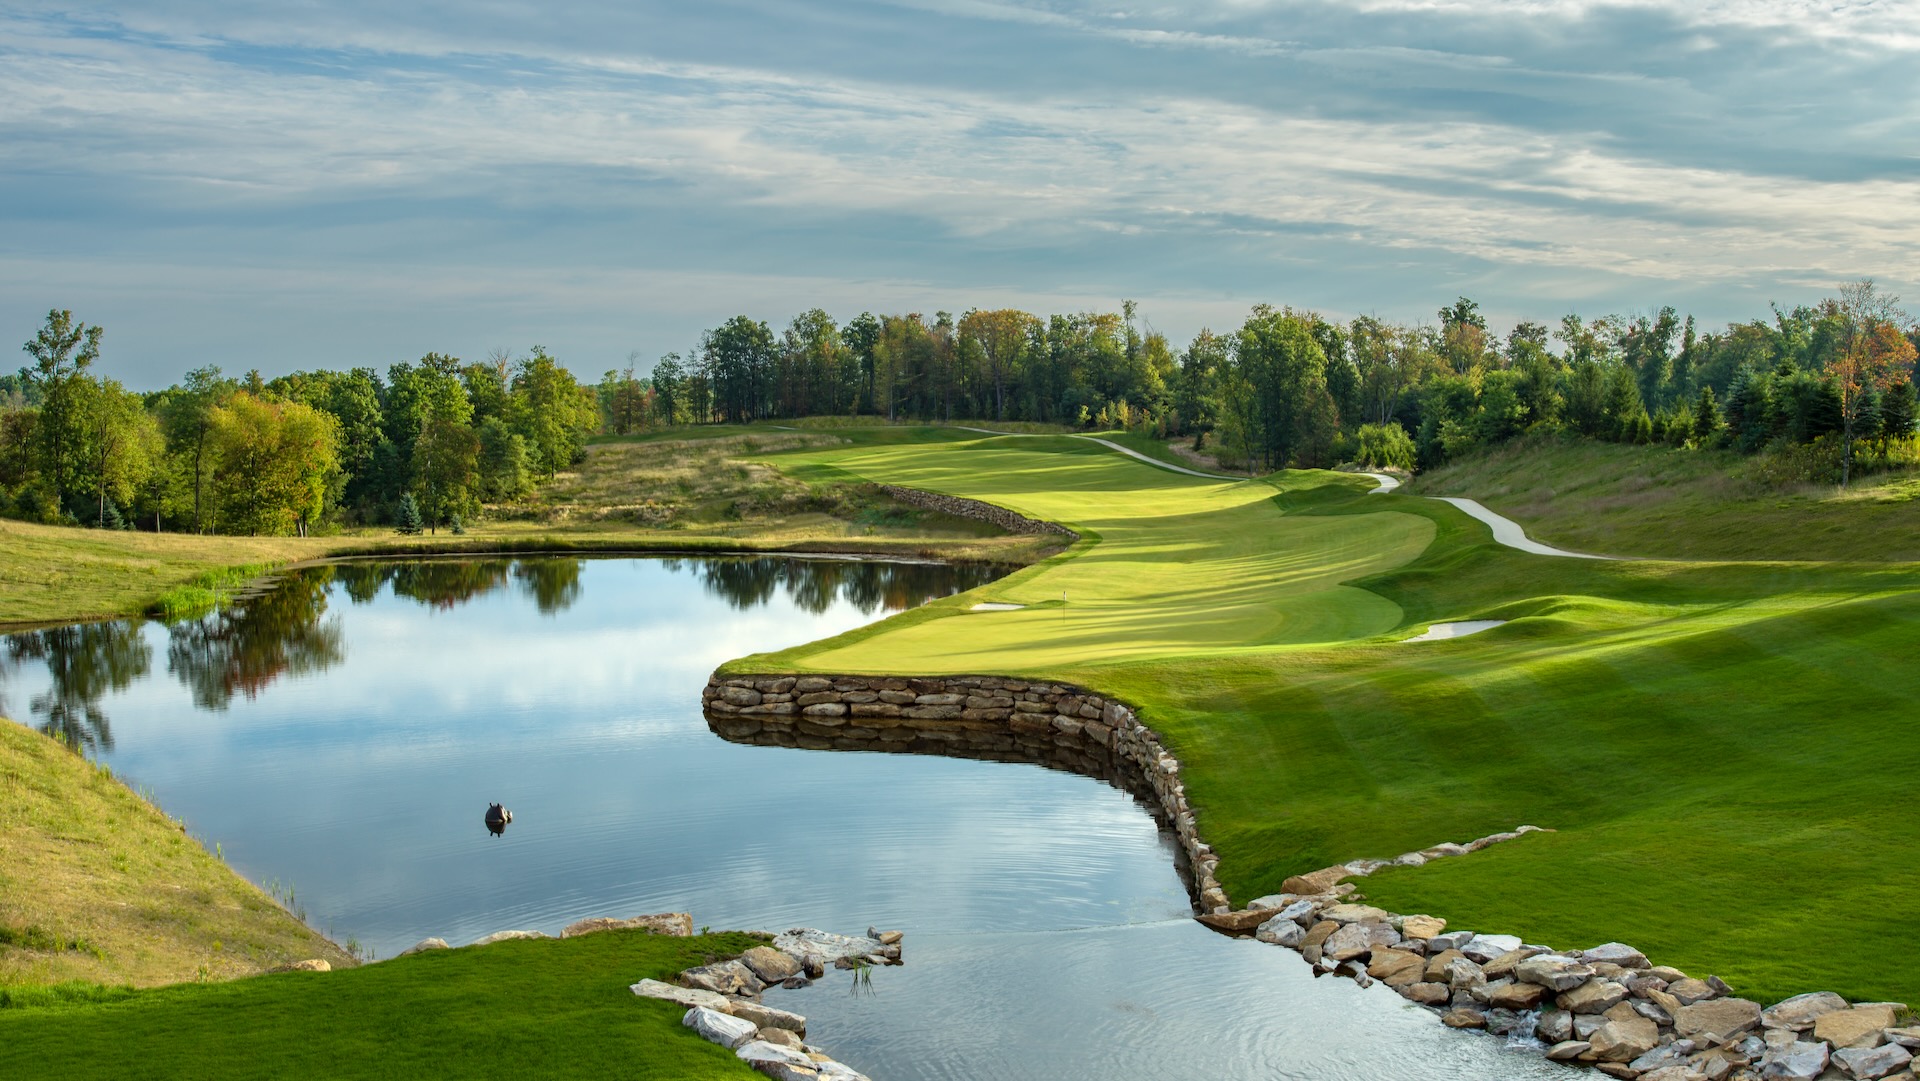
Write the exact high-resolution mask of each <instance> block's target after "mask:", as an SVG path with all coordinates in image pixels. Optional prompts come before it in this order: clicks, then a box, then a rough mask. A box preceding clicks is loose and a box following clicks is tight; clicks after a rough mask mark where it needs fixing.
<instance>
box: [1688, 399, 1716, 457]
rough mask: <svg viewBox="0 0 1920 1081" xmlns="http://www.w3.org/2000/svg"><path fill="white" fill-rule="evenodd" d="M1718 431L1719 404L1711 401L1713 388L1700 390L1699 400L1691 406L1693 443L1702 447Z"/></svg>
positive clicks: (1709, 441)
mask: <svg viewBox="0 0 1920 1081" xmlns="http://www.w3.org/2000/svg"><path fill="white" fill-rule="evenodd" d="M1719 431H1720V404H1719V403H1718V402H1716V401H1714V400H1713V388H1712V387H1711V386H1705V387H1701V388H1700V400H1699V401H1697V402H1695V403H1694V405H1693V442H1694V445H1695V446H1699V447H1704V446H1706V445H1707V444H1709V443H1711V442H1712V441H1713V437H1714V435H1715V434H1717V433H1718V432H1719Z"/></svg>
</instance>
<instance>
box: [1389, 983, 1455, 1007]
mask: <svg viewBox="0 0 1920 1081" xmlns="http://www.w3.org/2000/svg"><path fill="white" fill-rule="evenodd" d="M1400 994H1401V995H1402V997H1404V998H1406V999H1407V1000H1408V1001H1410V1002H1418V1003H1419V1004H1420V1005H1422V1006H1445V1005H1446V1004H1447V1003H1448V1002H1451V1001H1452V1000H1453V992H1452V991H1449V990H1448V989H1447V985H1446V984H1444V983H1414V984H1408V985H1407V986H1406V987H1403V988H1401V989H1400Z"/></svg>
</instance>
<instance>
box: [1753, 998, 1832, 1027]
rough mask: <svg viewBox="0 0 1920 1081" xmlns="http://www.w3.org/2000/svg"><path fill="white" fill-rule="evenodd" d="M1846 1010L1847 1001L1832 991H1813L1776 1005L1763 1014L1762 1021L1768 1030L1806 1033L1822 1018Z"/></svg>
mask: <svg viewBox="0 0 1920 1081" xmlns="http://www.w3.org/2000/svg"><path fill="white" fill-rule="evenodd" d="M1846 1008H1847V1000H1846V999H1844V998H1841V997H1840V996H1839V995H1836V994H1834V993H1833V992H1832V991H1813V992H1810V993H1808V994H1804V995H1795V996H1793V997H1792V998H1789V999H1782V1000H1781V1001H1779V1002H1776V1003H1774V1004H1773V1005H1771V1006H1769V1007H1767V1008H1766V1009H1765V1010H1764V1011H1762V1012H1761V1014H1760V1021H1761V1024H1763V1025H1765V1026H1766V1027H1768V1028H1785V1029H1792V1030H1794V1031H1795V1032H1805V1031H1806V1030H1808V1029H1810V1028H1812V1027H1813V1023H1814V1022H1815V1021H1818V1020H1819V1019H1820V1018H1821V1017H1822V1016H1824V1015H1826V1014H1830V1013H1832V1012H1833V1011H1835V1010H1844V1009H1846Z"/></svg>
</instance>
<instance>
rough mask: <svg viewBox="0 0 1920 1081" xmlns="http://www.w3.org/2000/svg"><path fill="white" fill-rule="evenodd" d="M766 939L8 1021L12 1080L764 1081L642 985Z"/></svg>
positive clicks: (442, 969)
mask: <svg viewBox="0 0 1920 1081" xmlns="http://www.w3.org/2000/svg"><path fill="white" fill-rule="evenodd" d="M758 941H759V940H757V939H754V938H751V937H749V936H747V935H740V934H722V935H706V936H701V937H698V938H667V937H663V936H656V935H648V934H645V933H641V932H610V933H606V934H598V935H587V936H584V937H581V938H571V939H561V940H536V941H508V942H499V943H495V944H493V945H491V946H483V947H469V948H466V949H461V950H439V951H434V952H431V953H422V954H414V955H412V956H409V957H399V958H395V959H393V960H391V961H384V962H381V963H380V964H377V965H367V966H364V967H361V968H357V969H353V970H351V971H345V972H330V973H306V972H288V973H281V974H278V975H271V976H257V977H254V978H251V979H245V980H235V981H232V982H227V983H216V984H182V985H178V986H174V987H164V988H158V989H154V990H150V991H140V992H135V993H133V994H131V995H128V996H126V997H124V998H121V999H119V1000H118V1001H84V1000H82V1001H73V1002H69V1003H66V1004H56V1005H47V1006H39V1007H29V1008H24V1009H22V1008H15V1009H0V1076H4V1077H8V1078H18V1079H22V1081H25V1079H28V1078H55V1077H57V1078H62V1079H80V1078H130V1077H137V1078H171V1077H183V1078H184V1077H193V1078H227V1077H236V1078H237V1077H249V1078H251V1077H329V1078H341V1079H348V1078H366V1079H399V1078H438V1077H446V1078H493V1077H499V1078H510V1077H541V1078H572V1077H580V1078H595V1079H604V1078H609V1077H620V1078H634V1079H647V1078H659V1079H662V1081H665V1079H675V1081H677V1079H682V1078H686V1079H700V1081H704V1079H708V1078H715V1079H721V1078H734V1079H742V1078H748V1077H755V1076H758V1075H757V1074H755V1073H754V1072H753V1071H752V1070H750V1069H749V1068H747V1067H746V1066H745V1065H744V1064H742V1063H741V1062H740V1061H739V1060H738V1059H736V1058H735V1057H734V1056H733V1054H732V1052H730V1051H727V1050H726V1049H725V1048H722V1047H718V1046H715V1045H713V1044H710V1043H707V1042H706V1041H705V1040H702V1039H700V1038H699V1037H698V1036H696V1035H694V1033H693V1032H692V1031H691V1030H689V1029H687V1028H684V1027H683V1026H682V1025H681V1024H680V1016H681V1015H682V1014H683V1013H685V1012H686V1011H685V1010H684V1009H682V1008H681V1007H678V1006H674V1005H672V1004H670V1003H665V1002H658V1001H654V1000H651V999H641V998H637V997H635V996H634V995H633V994H632V993H631V992H629V991H628V990H627V985H628V984H631V983H633V982H635V981H637V980H639V979H641V978H642V977H651V978H654V979H670V978H671V977H672V975H673V974H674V973H676V972H679V971H681V970H683V969H686V968H689V967H691V966H694V965H698V964H702V963H705V962H706V961H707V960H709V959H713V958H716V957H722V956H727V957H730V956H735V955H737V954H739V953H741V952H742V951H744V950H746V949H747V948H749V947H751V946H753V945H756V944H757V943H758Z"/></svg>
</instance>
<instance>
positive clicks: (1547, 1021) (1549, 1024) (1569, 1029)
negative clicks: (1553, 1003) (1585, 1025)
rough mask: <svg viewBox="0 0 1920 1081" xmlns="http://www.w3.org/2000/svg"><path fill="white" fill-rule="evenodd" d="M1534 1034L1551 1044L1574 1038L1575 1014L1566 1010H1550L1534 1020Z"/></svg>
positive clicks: (1545, 1042)
mask: <svg viewBox="0 0 1920 1081" xmlns="http://www.w3.org/2000/svg"><path fill="white" fill-rule="evenodd" d="M1533 1034H1534V1035H1535V1036H1537V1037H1539V1039H1540V1042H1541V1043H1544V1044H1547V1045H1549V1046H1551V1045H1553V1044H1556V1043H1565V1042H1566V1041H1568V1040H1570V1039H1572V1038H1573V1015H1572V1014H1570V1013H1568V1012H1567V1011H1565V1010H1548V1011H1546V1012H1545V1013H1542V1014H1541V1015H1540V1019H1539V1020H1538V1021H1536V1022H1534V1026H1533Z"/></svg>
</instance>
